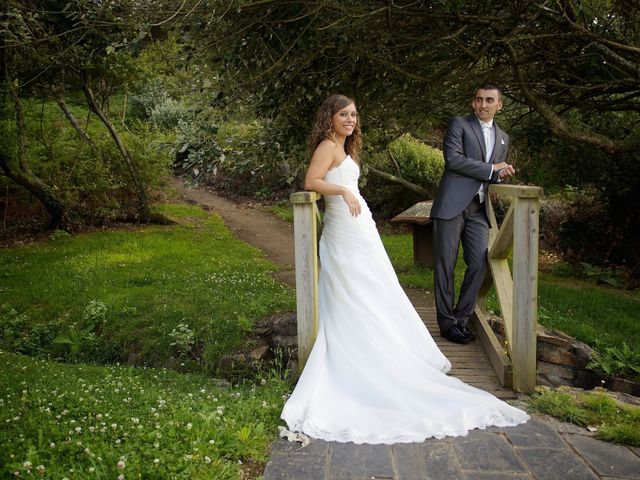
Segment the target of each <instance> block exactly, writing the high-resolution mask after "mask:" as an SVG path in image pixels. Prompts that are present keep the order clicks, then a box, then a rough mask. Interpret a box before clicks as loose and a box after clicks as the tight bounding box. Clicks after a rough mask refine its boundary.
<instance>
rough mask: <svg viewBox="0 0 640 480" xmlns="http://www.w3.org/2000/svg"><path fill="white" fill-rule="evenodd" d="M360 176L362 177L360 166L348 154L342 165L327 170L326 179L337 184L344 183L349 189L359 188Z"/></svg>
mask: <svg viewBox="0 0 640 480" xmlns="http://www.w3.org/2000/svg"><path fill="white" fill-rule="evenodd" d="M358 178H360V167H359V166H358V164H357V163H356V162H355V161H354V160H353V158H351V155H347V158H345V159H344V160H343V161H342V163H341V164H340V165H338V166H337V167H334V168H332V169H331V170H329V171H327V173H325V175H324V180H325V181H327V182H329V183H334V184H336V185H344V186H346V187H348V188H349V189H354V190H355V191H357V190H358Z"/></svg>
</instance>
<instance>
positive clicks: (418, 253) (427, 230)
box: [391, 200, 433, 267]
mask: <svg viewBox="0 0 640 480" xmlns="http://www.w3.org/2000/svg"><path fill="white" fill-rule="evenodd" d="M432 204H433V200H427V201H424V202H418V203H416V204H415V205H413V206H412V207H409V208H407V209H406V210H405V211H404V212H402V213H401V214H399V215H397V216H395V217H393V218H392V219H391V221H392V222H396V223H408V224H410V225H411V232H412V234H413V263H414V264H416V265H424V266H426V267H433V222H432V220H431V219H430V218H429V214H430V213H431V205H432Z"/></svg>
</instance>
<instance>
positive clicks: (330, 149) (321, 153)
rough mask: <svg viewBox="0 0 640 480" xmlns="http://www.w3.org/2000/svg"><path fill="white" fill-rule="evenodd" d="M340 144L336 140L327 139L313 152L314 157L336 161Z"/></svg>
mask: <svg viewBox="0 0 640 480" xmlns="http://www.w3.org/2000/svg"><path fill="white" fill-rule="evenodd" d="M337 150H338V145H337V144H336V142H334V141H332V140H329V139H325V140H323V141H321V142H320V143H319V144H318V146H317V147H316V149H315V150H314V152H313V158H321V159H325V160H329V159H331V161H332V162H333V161H335V159H336V158H337Z"/></svg>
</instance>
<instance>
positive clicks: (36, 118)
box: [0, 100, 173, 227]
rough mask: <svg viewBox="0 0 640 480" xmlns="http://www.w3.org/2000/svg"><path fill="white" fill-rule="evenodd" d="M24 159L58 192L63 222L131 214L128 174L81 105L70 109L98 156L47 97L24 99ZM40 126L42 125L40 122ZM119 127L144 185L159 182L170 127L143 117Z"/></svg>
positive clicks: (167, 160)
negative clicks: (161, 127)
mask: <svg viewBox="0 0 640 480" xmlns="http://www.w3.org/2000/svg"><path fill="white" fill-rule="evenodd" d="M24 107H25V116H26V137H27V144H28V148H27V161H28V163H29V165H30V166H31V169H32V170H33V172H34V173H35V175H37V176H38V177H40V178H42V179H43V181H44V182H45V183H47V184H48V185H50V186H51V187H52V188H53V190H54V191H56V193H57V194H58V195H59V197H60V198H61V200H62V202H63V203H64V205H65V206H66V209H67V213H66V214H67V217H68V218H67V223H68V224H70V225H71V226H72V227H73V226H74V225H76V224H102V223H108V222H110V221H114V220H118V219H122V218H128V217H130V216H133V215H134V214H135V212H136V209H137V203H136V196H135V192H134V190H133V187H132V182H131V177H130V174H129V172H128V170H127V168H126V167H125V165H124V161H123V159H122V157H121V154H120V152H119V151H118V149H117V147H116V145H115V143H114V141H113V139H112V138H111V136H110V134H109V132H108V131H107V129H106V128H105V127H104V125H102V123H100V122H99V121H98V120H97V119H96V118H95V117H94V116H90V115H88V112H87V109H86V107H84V106H80V105H75V104H71V103H70V104H69V108H70V110H71V111H72V112H73V113H74V115H75V117H76V118H77V119H78V121H79V122H80V123H81V124H82V126H83V128H85V129H86V130H87V132H88V134H89V135H90V136H91V138H93V140H94V141H95V143H96V145H97V149H98V156H96V155H95V153H94V152H93V150H92V149H91V148H90V147H89V146H87V145H86V144H85V143H84V142H82V141H81V140H80V138H79V136H78V133H77V132H76V131H75V130H74V129H73V128H72V127H71V125H70V124H69V122H68V121H67V119H66V118H65V117H64V115H63V113H62V111H61V110H60V109H59V107H58V106H57V105H56V103H55V102H53V101H49V100H47V101H45V102H44V103H42V102H37V101H35V100H28V101H25V102H24ZM43 126H44V127H43ZM14 129H15V127H14V126H12V125H11V123H10V122H7V121H3V122H1V123H0V137H1V138H3V139H4V140H0V142H1V143H0V145H1V146H2V147H3V148H4V147H6V148H9V149H13V148H14V146H12V144H11V141H10V140H9V139H10V138H14V137H15V131H14ZM129 130H130V131H126V130H125V129H122V131H121V138H122V141H123V142H124V144H125V145H126V147H127V149H128V151H129V153H130V155H131V157H132V159H133V162H134V164H135V165H136V167H137V168H138V170H139V174H140V177H141V178H142V180H143V182H144V183H145V184H146V185H147V187H149V188H153V187H155V186H158V185H160V184H161V183H162V182H163V181H164V179H165V178H166V177H167V175H168V174H169V171H170V166H171V163H172V157H171V151H170V149H169V148H167V146H168V145H170V144H171V143H172V142H173V134H172V133H163V132H162V131H160V130H157V129H154V128H152V127H151V126H150V125H149V124H148V123H143V122H134V123H133V124H132V125H131V126H130V127H129Z"/></svg>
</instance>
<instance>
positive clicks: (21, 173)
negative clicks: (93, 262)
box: [0, 86, 65, 228]
mask: <svg viewBox="0 0 640 480" xmlns="http://www.w3.org/2000/svg"><path fill="white" fill-rule="evenodd" d="M9 92H10V94H11V97H12V99H13V103H14V106H15V110H16V129H17V134H18V162H17V166H16V168H14V167H13V166H12V162H11V159H10V157H9V155H8V154H7V152H6V151H0V169H2V172H3V173H4V175H6V176H7V177H8V178H10V179H11V180H13V181H14V182H16V183H17V184H18V185H21V186H23V187H24V188H26V189H27V190H28V191H29V192H31V194H33V196H34V197H36V198H37V199H38V200H39V201H40V203H42V205H43V206H44V208H45V210H46V211H47V213H48V214H49V222H48V224H47V227H50V228H59V227H60V226H62V221H63V217H64V212H65V206H64V203H63V202H62V201H61V200H60V199H59V198H58V196H57V195H56V193H55V191H54V190H53V188H51V187H50V186H49V185H47V184H46V183H44V182H43V181H42V180H41V179H39V178H38V177H36V176H35V175H34V174H33V173H32V172H31V168H30V167H29V164H28V163H27V157H26V153H27V142H26V138H25V124H24V111H23V109H22V102H21V101H20V97H19V96H18V93H17V92H16V90H15V89H14V88H13V87H12V86H9Z"/></svg>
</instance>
